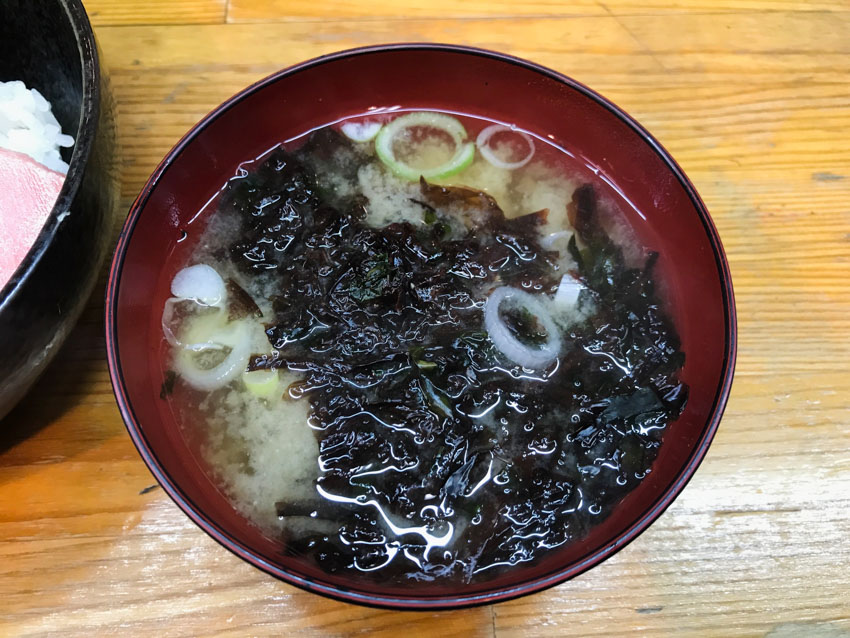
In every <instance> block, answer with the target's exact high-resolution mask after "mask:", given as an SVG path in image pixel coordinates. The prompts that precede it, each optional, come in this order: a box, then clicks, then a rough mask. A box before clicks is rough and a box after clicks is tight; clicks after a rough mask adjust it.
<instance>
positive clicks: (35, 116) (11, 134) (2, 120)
mask: <svg viewBox="0 0 850 638" xmlns="http://www.w3.org/2000/svg"><path fill="white" fill-rule="evenodd" d="M73 145H74V138H73V137H71V136H70V135H64V134H63V133H62V127H61V126H60V125H59V122H58V121H57V120H56V117H54V115H53V111H52V110H51V108H50V102H48V101H47V100H46V99H45V98H44V96H43V95H42V94H41V93H39V92H38V91H37V90H36V89H28V88H27V87H26V85H25V84H24V83H23V82H21V81H19V80H15V81H12V82H0V147H2V148H6V149H9V150H10V151H17V152H18V153H24V154H26V155H29V156H30V157H31V158H32V159H34V160H35V161H36V162H39V163H41V164H43V165H44V166H46V167H47V168H49V169H51V170H54V171H56V172H57V173H62V174H67V172H68V164H67V163H65V162H64V161H63V160H62V157H61V156H60V155H59V149H60V148H62V147H70V146H73Z"/></svg>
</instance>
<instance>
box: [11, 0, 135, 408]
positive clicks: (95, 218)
mask: <svg viewBox="0 0 850 638" xmlns="http://www.w3.org/2000/svg"><path fill="white" fill-rule="evenodd" d="M10 80H23V81H24V82H25V83H26V85H27V86H28V87H33V88H36V89H38V90H39V91H40V92H41V93H42V94H43V95H44V96H45V97H46V98H47V99H48V100H49V101H50V102H51V103H52V105H53V113H54V115H55V116H56V119H58V120H59V123H60V124H61V125H62V130H63V131H64V132H65V133H68V134H70V135H72V136H73V137H74V139H75V141H76V143H75V144H74V147H73V148H72V149H63V159H64V160H65V161H66V162H68V163H69V165H70V169H69V170H68V176H67V179H66V180H65V184H64V185H63V187H62V191H61V192H60V193H59V197H58V199H57V201H56V204H55V205H54V207H53V210H52V211H51V213H50V216H49V217H48V218H47V222H46V223H45V225H44V228H42V230H41V233H40V234H39V235H38V238H37V239H36V241H35V243H34V245H33V246H32V248H30V250H29V252H28V253H27V255H26V257H25V258H24V260H23V261H22V262H21V264H20V265H19V266H18V268H17V270H16V271H15V272H14V273H13V275H12V277H11V279H10V280H9V281H8V282H7V283H6V285H5V286H4V287H3V288H2V289H0V419H2V418H3V417H4V416H5V415H6V413H8V411H9V410H10V409H11V408H12V406H13V405H14V404H15V403H16V402H17V401H18V400H19V399H20V398H21V397H22V396H23V395H24V393H25V392H26V391H27V389H28V388H29V387H30V386H31V385H32V384H33V382H34V381H35V380H36V378H37V377H38V375H39V374H40V373H41V372H42V371H43V370H44V368H45V367H46V366H47V364H48V363H49V362H50V360H51V359H52V358H53V356H54V355H55V354H56V352H57V350H58V349H59V346H60V345H61V344H62V342H63V341H64V340H65V338H66V337H67V336H68V333H69V332H70V331H71V328H72V327H73V325H74V323H76V321H77V319H78V318H79V316H80V313H81V311H82V309H83V306H84V305H85V303H86V300H87V299H88V297H89V295H90V293H91V291H92V288H93V287H94V284H95V280H96V279H97V275H98V271H99V269H100V266H101V264H102V262H103V259H104V257H105V256H106V252H107V247H108V244H109V241H110V233H109V228H110V225H111V219H112V213H113V211H114V210H115V204H116V201H117V196H118V180H117V175H116V170H115V166H116V164H115V161H114V149H115V144H114V141H115V134H114V118H113V110H114V109H113V107H112V101H111V97H110V93H109V90H108V88H107V87H106V85H105V82H106V79H105V77H104V75H103V74H102V73H101V71H100V64H99V58H98V52H97V46H96V44H95V39H94V34H93V33H92V29H91V25H90V24H89V20H88V17H87V16H86V12H85V9H83V5H82V3H81V2H80V1H79V0H39V1H37V2H32V1H31V0H3V2H2V3H0V81H4V82H8V81H10Z"/></svg>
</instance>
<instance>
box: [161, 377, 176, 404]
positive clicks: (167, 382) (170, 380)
mask: <svg viewBox="0 0 850 638" xmlns="http://www.w3.org/2000/svg"><path fill="white" fill-rule="evenodd" d="M176 381H177V373H176V372H175V371H174V370H166V371H165V378H164V379H163V381H162V386H160V388H159V398H160V399H162V400H163V401H164V400H165V399H167V398H168V397H170V396H171V395H172V394H173V393H174V384H175V382H176Z"/></svg>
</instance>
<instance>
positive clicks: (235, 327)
mask: <svg viewBox="0 0 850 638" xmlns="http://www.w3.org/2000/svg"><path fill="white" fill-rule="evenodd" d="M216 336H217V339H216V341H218V342H220V343H222V344H223V345H225V346H226V347H229V348H230V352H229V353H227V356H226V357H225V358H224V359H223V360H222V361H221V362H220V363H219V364H218V365H216V366H213V367H212V368H201V367H200V366H199V365H198V364H197V361H196V358H195V356H194V353H193V352H192V351H191V350H187V349H184V350H180V351H179V352H178V353H177V356H176V357H175V367H176V368H177V373H178V374H179V375H180V376H181V377H182V378H183V379H184V380H185V381H186V383H188V384H189V385H191V386H192V387H193V388H196V389H198V390H205V391H207V392H209V391H211V390H216V389H218V388H221V387H223V386H225V385H227V384H228V383H230V382H231V381H232V380H233V379H235V378H236V377H237V376H239V375H240V374H242V373H243V372H245V369H246V368H247V367H248V360H249V359H250V357H251V345H252V339H251V336H252V335H251V324H250V322H246V321H240V322H237V323H234V324H231V325H230V326H229V327H228V329H227V330H226V331H224V332H222V333H220V334H219V335H216Z"/></svg>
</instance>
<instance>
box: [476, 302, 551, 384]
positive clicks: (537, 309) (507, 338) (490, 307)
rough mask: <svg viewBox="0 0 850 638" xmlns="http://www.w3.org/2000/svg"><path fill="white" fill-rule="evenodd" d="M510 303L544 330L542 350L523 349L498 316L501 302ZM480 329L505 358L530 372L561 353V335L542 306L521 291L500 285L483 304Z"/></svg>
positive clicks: (523, 345)
mask: <svg viewBox="0 0 850 638" xmlns="http://www.w3.org/2000/svg"><path fill="white" fill-rule="evenodd" d="M509 300H512V301H514V302H515V303H517V305H519V306H521V307H523V308H525V309H526V310H528V311H529V312H530V313H531V314H533V315H534V316H535V317H536V318H537V319H538V320H539V321H540V323H541V324H542V325H543V328H544V329H545V330H546V343H545V344H543V346H542V347H539V348H538V347H533V346H527V345H525V344H524V343H522V342H521V341H520V340H519V339H517V338H516V337H515V336H514V335H513V334H512V333H511V331H510V329H509V328H508V327H507V326H506V325H505V323H504V322H503V321H502V318H501V317H500V316H499V308H500V307H501V305H502V303H503V302H504V301H509ZM484 327H485V328H487V332H488V333H489V335H490V340H491V341H492V342H493V344H494V345H495V346H496V347H497V348H498V349H499V351H500V352H501V353H502V354H503V355H505V356H506V357H507V358H508V359H510V360H511V361H513V362H514V363H516V364H517V365H521V366H522V367H523V368H529V369H531V370H534V369H540V368H543V367H545V366H547V365H549V364H550V363H552V362H553V361H555V359H557V358H558V355H559V354H560V353H561V335H560V333H559V332H558V327H557V326H556V325H555V322H554V321H553V319H552V317H551V316H550V315H549V312H548V311H547V310H546V307H545V306H544V305H543V303H541V302H540V300H538V299H537V298H536V297H535V296H534V295H531V294H529V293H527V292H525V291H524V290H519V289H517V288H512V287H510V286H502V287H501V288H496V290H494V291H493V292H492V293H491V294H490V296H489V297H488V298H487V302H486V303H485V304H484Z"/></svg>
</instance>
